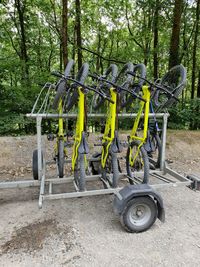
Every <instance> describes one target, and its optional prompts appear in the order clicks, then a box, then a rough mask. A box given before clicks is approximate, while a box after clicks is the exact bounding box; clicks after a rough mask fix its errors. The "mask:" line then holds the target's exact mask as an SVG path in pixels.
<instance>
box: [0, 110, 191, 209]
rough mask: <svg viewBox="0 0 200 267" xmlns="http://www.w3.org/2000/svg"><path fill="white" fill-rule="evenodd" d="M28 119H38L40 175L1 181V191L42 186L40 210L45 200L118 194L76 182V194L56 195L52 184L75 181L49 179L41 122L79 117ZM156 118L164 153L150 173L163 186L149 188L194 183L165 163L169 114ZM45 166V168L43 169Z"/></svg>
mask: <svg viewBox="0 0 200 267" xmlns="http://www.w3.org/2000/svg"><path fill="white" fill-rule="evenodd" d="M26 116H27V117H29V118H33V119H36V127H37V148H38V175H39V179H38V181H37V180H22V181H10V182H9V181H8V182H1V183H0V189H4V188H7V189H8V188H27V187H39V188H40V193H39V203H38V204H39V208H42V204H43V201H44V200H53V199H63V198H75V197H83V196H94V195H106V194H117V193H118V192H119V191H120V190H121V189H122V187H118V188H111V187H110V188H108V189H95V190H88V191H84V192H79V191H78V188H77V186H76V185H75V183H74V188H75V191H74V192H67V193H57V194H55V193H53V185H58V184H67V183H72V182H73V180H74V178H73V177H72V176H70V177H64V178H62V179H60V178H50V179H46V172H45V169H46V168H45V166H46V162H45V159H43V163H42V132H41V123H42V119H49V118H55V119H57V118H59V117H63V118H68V119H69V118H76V117H77V115H76V114H63V115H62V116H60V115H59V114H51V113H30V114H27V115H26ZM104 116H105V114H88V118H90V119H94V118H95V119H97V118H104ZM136 116H137V114H135V113H131V114H119V115H118V118H119V119H123V118H135V117H136ZM154 116H156V117H157V118H162V119H163V125H162V152H161V164H160V169H159V170H151V171H150V175H152V176H153V177H155V178H156V179H158V180H159V181H161V183H156V184H150V186H151V187H152V188H154V189H157V188H163V187H176V186H179V185H191V183H192V181H191V180H190V179H188V178H186V177H184V176H183V175H180V174H179V173H177V172H175V171H174V170H172V169H170V168H169V167H168V166H167V164H166V162H165V148H166V131H167V119H168V116H169V114H168V113H157V114H149V117H150V118H152V117H154ZM42 165H43V167H42ZM137 175H138V176H140V175H142V172H137ZM166 175H170V176H172V177H173V178H175V180H171V179H170V178H168V177H165V176H166ZM100 176H101V175H91V176H87V177H86V182H87V181H95V180H98V179H99V178H100ZM124 176H126V173H121V174H120V178H121V177H124ZM135 182H136V183H140V179H137V180H135ZM46 187H48V193H45V191H46V190H45V189H46Z"/></svg>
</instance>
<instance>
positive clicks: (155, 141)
mask: <svg viewBox="0 0 200 267" xmlns="http://www.w3.org/2000/svg"><path fill="white" fill-rule="evenodd" d="M149 141H150V143H151V145H150V146H151V147H152V148H154V150H153V151H152V154H153V158H154V160H155V161H156V165H155V167H156V168H160V159H161V152H162V146H161V140H160V136H159V135H158V133H156V134H154V133H150V140H149Z"/></svg>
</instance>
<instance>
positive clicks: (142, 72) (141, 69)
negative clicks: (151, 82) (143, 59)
mask: <svg viewBox="0 0 200 267" xmlns="http://www.w3.org/2000/svg"><path fill="white" fill-rule="evenodd" d="M133 72H134V73H135V74H136V75H137V76H139V78H137V77H135V76H133V78H132V88H131V91H133V92H134V93H136V94H138V93H139V92H140V90H141V88H142V86H143V84H144V82H145V81H144V79H145V78H146V67H145V65H144V64H143V63H140V64H137V65H135V66H134V69H133ZM137 72H138V74H137ZM134 99H135V98H134V96H133V95H131V94H128V95H127V94H126V96H125V97H124V98H122V100H121V107H122V108H124V107H126V109H128V108H130V106H131V104H132V103H133V100H134Z"/></svg>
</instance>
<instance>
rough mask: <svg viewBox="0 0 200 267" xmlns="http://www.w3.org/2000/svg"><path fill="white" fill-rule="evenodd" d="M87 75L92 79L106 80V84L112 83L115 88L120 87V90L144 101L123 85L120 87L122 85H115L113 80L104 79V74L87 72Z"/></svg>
mask: <svg viewBox="0 0 200 267" xmlns="http://www.w3.org/2000/svg"><path fill="white" fill-rule="evenodd" d="M89 76H90V77H92V78H94V79H96V80H99V81H104V82H107V83H108V84H110V85H112V86H113V87H115V88H116V89H120V90H122V91H126V92H128V93H129V94H131V95H133V96H134V97H136V98H138V99H140V100H141V101H143V102H146V101H145V100H144V99H143V98H142V97H141V96H139V95H137V94H136V93H135V92H133V91H130V90H128V89H126V88H124V87H122V86H119V85H117V84H116V83H113V82H111V81H108V80H106V79H105V78H104V76H97V75H93V74H89Z"/></svg>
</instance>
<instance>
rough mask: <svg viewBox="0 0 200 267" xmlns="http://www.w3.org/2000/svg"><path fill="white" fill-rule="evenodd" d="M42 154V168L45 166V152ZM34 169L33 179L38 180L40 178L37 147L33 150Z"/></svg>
mask: <svg viewBox="0 0 200 267" xmlns="http://www.w3.org/2000/svg"><path fill="white" fill-rule="evenodd" d="M41 156H42V159H41V160H42V168H43V153H42V154H41ZM32 171H33V179H34V180H38V179H39V173H38V150H37V149H35V150H34V151H33V157H32Z"/></svg>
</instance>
